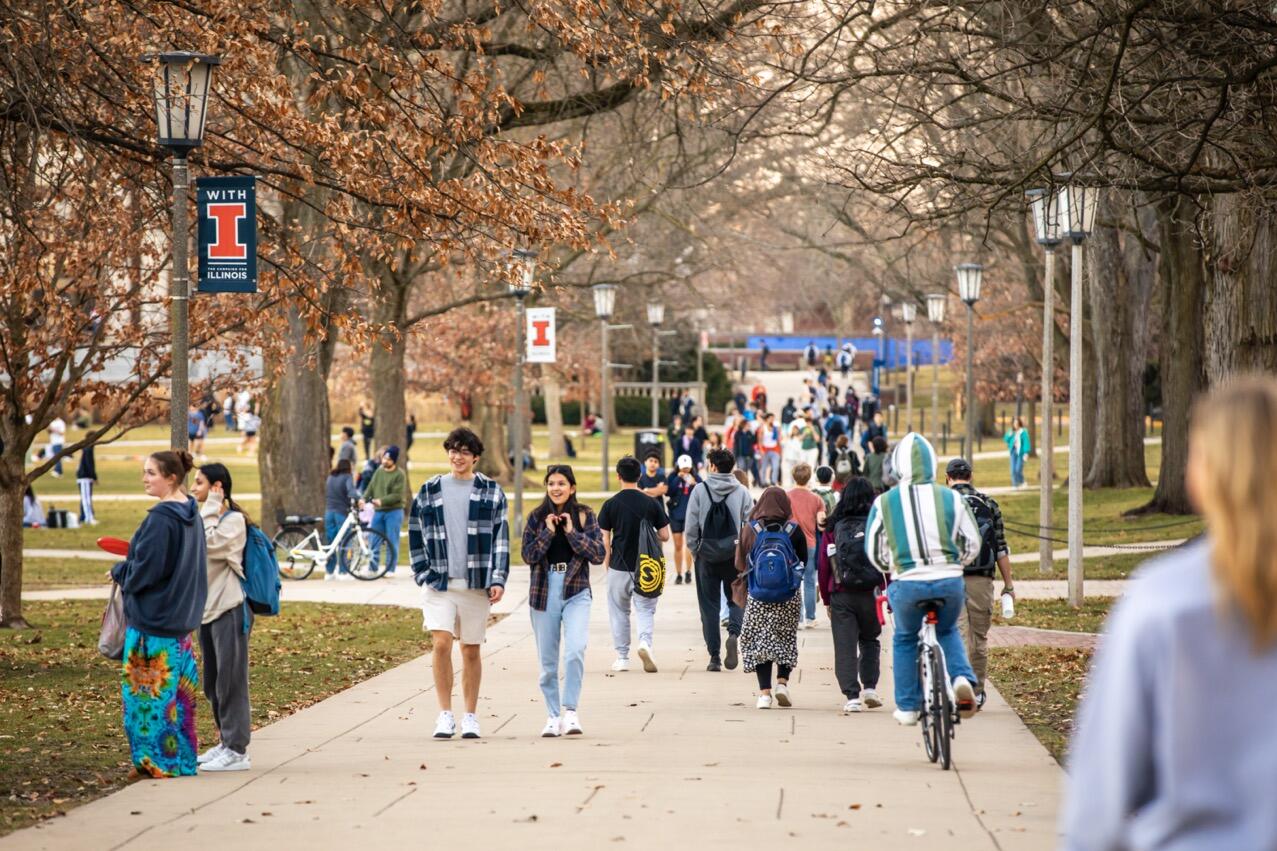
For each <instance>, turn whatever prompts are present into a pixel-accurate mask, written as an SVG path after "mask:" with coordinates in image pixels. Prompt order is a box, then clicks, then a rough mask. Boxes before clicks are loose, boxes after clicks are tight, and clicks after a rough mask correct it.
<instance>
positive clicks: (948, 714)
mask: <svg viewBox="0 0 1277 851" xmlns="http://www.w3.org/2000/svg"><path fill="white" fill-rule="evenodd" d="M929 655H930V657H931V693H932V696H931V722H932V728H933V733H934V736H935V740H936V742H935V744H936V753H937V755H938V756H939V758H940V767H941V768H943V769H944V770H945V771H948V770H949V766H950V765H952V764H953V748H952V744H953V714H952V713H953V704H952V703H951V702H950V700H949V689H948V688H947V687H946V682H945V681H946V674H945V670H944V665H943V664H942V662H941V657H940V654H939V653H937V652H935V651H932V652H931V653H930V654H929ZM932 762H935V760H932Z"/></svg>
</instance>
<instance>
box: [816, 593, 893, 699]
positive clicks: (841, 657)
mask: <svg viewBox="0 0 1277 851" xmlns="http://www.w3.org/2000/svg"><path fill="white" fill-rule="evenodd" d="M829 619H830V622H831V623H832V625H833V629H834V674H835V675H836V676H837V677H838V688H839V690H840V691H842V693H843V694H845V695H846V696H847V699H848V700H850V699H851V698H853V697H860V687H861V686H862V685H863V686H864V687H865V688H872V689H876V688H877V687H878V657H879V655H880V654H881V652H882V645H880V644H879V643H878V636H880V635H882V624H880V623H878V612H877V609H876V607H875V606H874V596H873V592H872V591H836V592H834V594H833V596H831V597H830V598H829Z"/></svg>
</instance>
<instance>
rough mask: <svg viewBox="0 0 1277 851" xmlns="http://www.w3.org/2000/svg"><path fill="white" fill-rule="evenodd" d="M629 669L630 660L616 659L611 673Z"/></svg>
mask: <svg viewBox="0 0 1277 851" xmlns="http://www.w3.org/2000/svg"><path fill="white" fill-rule="evenodd" d="M629 669H630V660H629V659H622V658H618V659H617V660H616V661H615V662H613V663H612V670H613V671H628V670H629Z"/></svg>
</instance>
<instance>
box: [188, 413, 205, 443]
mask: <svg viewBox="0 0 1277 851" xmlns="http://www.w3.org/2000/svg"><path fill="white" fill-rule="evenodd" d="M207 422H208V421H207V420H205V419H204V412H203V411H196V412H195V413H193V414H187V415H186V436H187V437H190V438H196V437H199V436H200V434H201V433H203V431H204V427H205V425H206V424H207Z"/></svg>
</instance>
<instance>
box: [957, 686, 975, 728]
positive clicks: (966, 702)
mask: <svg viewBox="0 0 1277 851" xmlns="http://www.w3.org/2000/svg"><path fill="white" fill-rule="evenodd" d="M953 700H954V703H956V704H958V717H959V718H961V719H962V720H964V721H965V720H966V719H968V718H970V717H971V716H973V715H975V713H976V709H977V708H978V707H977V706H976V702H975V687H974V686H973V685H971V681H970V680H968V679H967V678H966V677H958V678H957V679H955V680H954V681H953Z"/></svg>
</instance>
